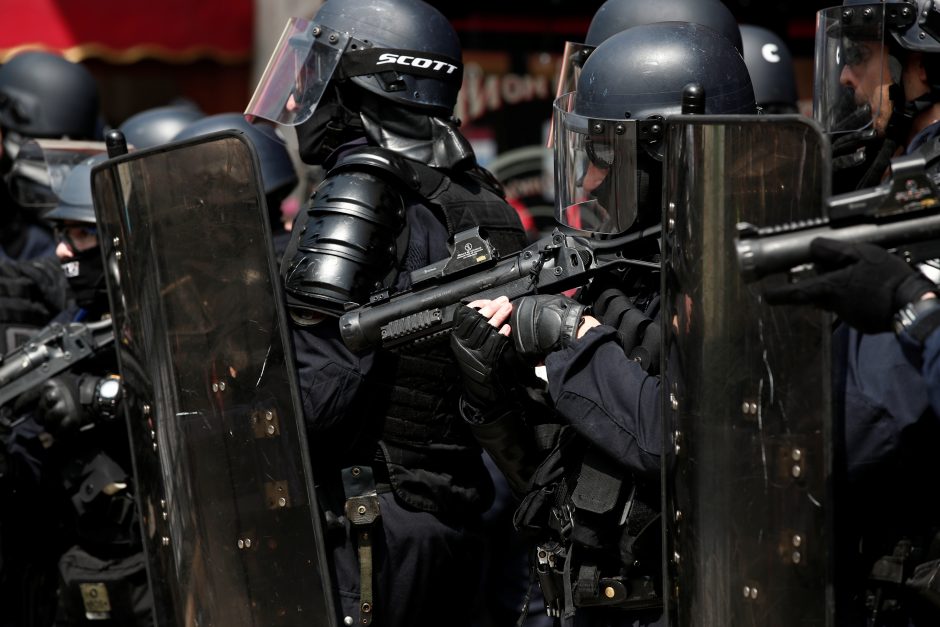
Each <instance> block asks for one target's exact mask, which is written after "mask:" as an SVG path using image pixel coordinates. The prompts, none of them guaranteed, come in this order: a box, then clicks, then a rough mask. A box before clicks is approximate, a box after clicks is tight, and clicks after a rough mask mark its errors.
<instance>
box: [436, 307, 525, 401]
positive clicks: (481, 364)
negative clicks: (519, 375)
mask: <svg viewBox="0 0 940 627" xmlns="http://www.w3.org/2000/svg"><path fill="white" fill-rule="evenodd" d="M450 348H451V350H452V351H453V352H454V356H455V357H456V358H457V365H458V366H459V367H460V372H461V374H462V375H463V385H464V392H465V397H466V400H467V401H468V402H469V403H470V404H471V405H473V406H474V407H476V408H478V409H482V408H486V407H489V406H490V405H493V404H494V403H497V402H500V401H505V400H507V398H508V396H509V392H508V390H509V388H510V387H511V385H510V383H509V382H508V380H510V379H511V378H510V377H507V376H505V373H504V372H503V368H502V366H503V365H504V363H505V362H504V357H505V355H506V351H507V349H511V348H512V345H511V344H510V342H509V338H508V337H506V336H505V335H500V334H499V330H498V329H497V328H496V327H494V326H492V325H491V324H490V323H489V321H488V320H487V319H486V318H485V317H484V316H483V315H482V314H480V313H479V312H478V311H477V310H476V309H473V308H471V307H458V308H457V311H456V312H455V313H454V329H453V332H452V333H451V336H450Z"/></svg>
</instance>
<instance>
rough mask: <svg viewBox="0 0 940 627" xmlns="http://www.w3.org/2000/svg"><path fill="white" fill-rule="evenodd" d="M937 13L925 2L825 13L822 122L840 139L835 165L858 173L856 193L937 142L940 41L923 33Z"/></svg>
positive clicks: (819, 81) (851, 4)
mask: <svg viewBox="0 0 940 627" xmlns="http://www.w3.org/2000/svg"><path fill="white" fill-rule="evenodd" d="M935 13H936V8H935V7H933V5H932V4H931V3H929V2H922V1H919V0H918V1H914V0H910V1H889V2H880V3H879V2H866V0H845V2H844V3H843V4H842V6H837V7H832V8H830V9H826V10H824V11H820V13H819V19H820V20H821V21H820V22H819V24H818V25H817V53H816V54H817V64H816V65H817V68H819V69H818V71H817V74H816V76H815V89H814V99H815V100H814V102H815V104H814V110H815V116H816V118H817V120H818V121H819V122H820V123H821V124H822V125H823V128H824V129H825V130H827V131H829V132H831V133H832V134H833V152H834V155H835V156H836V157H837V159H836V165H837V166H839V168H840V169H842V170H845V169H850V170H852V171H856V172H857V176H856V179H855V180H853V181H852V182H853V183H855V185H854V187H855V188H858V189H862V188H866V187H873V186H874V185H876V184H877V183H878V182H879V181H880V180H881V178H882V176H883V175H884V172H885V170H886V169H887V167H888V163H889V161H890V159H891V158H892V157H894V156H896V155H898V154H904V153H910V152H913V151H914V150H916V149H918V148H919V147H921V146H923V145H925V144H928V143H930V142H931V140H933V139H935V138H936V136H937V132H938V127H937V126H936V124H935V123H936V121H937V120H938V119H940V107H938V94H940V76H938V73H937V72H938V70H937V67H936V54H937V52H938V51H940V48H938V46H940V43H938V41H940V40H938V39H937V37H936V36H935V35H933V34H932V32H933V31H932V30H931V29H930V27H929V25H928V26H926V27H924V24H929V23H930V22H931V21H932V20H933V19H934V18H933V16H934V15H935ZM837 182H839V183H840V184H842V187H837V188H836V191H845V189H848V188H850V187H848V185H847V184H845V183H844V181H841V180H839V179H837ZM844 188H845V189H844Z"/></svg>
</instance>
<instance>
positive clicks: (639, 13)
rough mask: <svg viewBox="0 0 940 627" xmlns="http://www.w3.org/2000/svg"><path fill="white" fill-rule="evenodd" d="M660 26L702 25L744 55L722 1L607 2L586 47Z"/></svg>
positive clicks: (593, 22) (596, 16)
mask: <svg viewBox="0 0 940 627" xmlns="http://www.w3.org/2000/svg"><path fill="white" fill-rule="evenodd" d="M656 22H690V23H692V24H701V25H702V26H707V27H709V28H711V29H712V30H715V31H718V32H719V33H721V34H722V35H724V36H725V37H726V38H727V39H728V40H729V41H730V42H731V43H733V44H734V47H735V48H737V49H738V51H739V52H741V51H743V47H742V43H741V33H740V31H739V30H738V22H737V20H735V19H734V15H732V14H731V11H730V10H729V9H728V7H726V6H725V5H724V4H722V3H721V2H720V1H719V0H655V1H654V2H649V1H648V0H607V2H605V3H604V4H603V5H601V8H599V9H598V10H597V12H596V13H595V14H594V17H593V19H591V25H590V26H589V27H588V32H587V36H586V37H585V38H584V43H585V44H587V45H589V46H594V47H595V48H596V47H597V46H599V45H600V44H601V43H602V42H603V41H605V40H606V39H608V38H610V37H611V36H613V35H616V34H617V33H619V32H621V31H625V30H627V29H628V28H633V27H634V26H642V25H644V24H655V23H656Z"/></svg>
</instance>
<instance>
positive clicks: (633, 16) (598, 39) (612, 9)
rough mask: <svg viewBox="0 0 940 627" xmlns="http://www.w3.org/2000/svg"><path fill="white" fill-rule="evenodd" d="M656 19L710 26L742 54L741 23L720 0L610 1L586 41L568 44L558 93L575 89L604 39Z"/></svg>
mask: <svg viewBox="0 0 940 627" xmlns="http://www.w3.org/2000/svg"><path fill="white" fill-rule="evenodd" d="M657 22H688V23H691V24H701V25H702V26H707V27H709V28H711V29H712V30H715V31H717V32H718V33H720V34H721V35H723V36H724V37H726V38H727V39H728V40H729V41H731V42H732V43H733V44H734V46H735V48H737V50H738V52H741V53H743V50H744V47H743V45H742V43H741V32H740V30H739V29H738V22H737V20H735V18H734V15H732V14H731V11H730V10H729V9H728V7H726V6H725V5H724V4H722V3H721V2H720V0H656V1H655V2H649V1H648V0H607V2H605V3H604V4H603V5H601V8H599V9H598V10H597V12H596V13H595V14H594V17H593V18H592V19H591V25H590V26H589V27H588V32H587V36H586V37H585V39H584V43H583V44H582V43H575V42H570V41H569V42H566V43H565V51H564V54H563V56H562V65H561V70H560V72H559V75H558V83H557V85H558V88H557V91H556V94H555V95H556V96H561V95H562V94H566V93H568V92H570V91H574V90H575V85H577V82H578V76H579V75H580V72H581V67H582V66H583V65H584V62H585V61H586V60H587V58H588V57H589V56H590V55H591V52H592V51H593V50H594V49H595V48H597V46H599V45H600V44H601V43H602V42H604V41H605V40H607V39H608V38H610V37H611V36H612V35H616V34H617V33H620V32H623V31H625V30H627V29H628V28H633V27H635V26H643V25H645V24H655V23H657ZM553 133H554V131H553ZM549 145H551V140H549Z"/></svg>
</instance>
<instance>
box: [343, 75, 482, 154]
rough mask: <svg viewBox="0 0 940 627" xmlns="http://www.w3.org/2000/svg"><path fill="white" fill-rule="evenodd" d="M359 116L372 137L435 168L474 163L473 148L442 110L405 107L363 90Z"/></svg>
mask: <svg viewBox="0 0 940 627" xmlns="http://www.w3.org/2000/svg"><path fill="white" fill-rule="evenodd" d="M359 115H360V117H361V118H362V124H363V127H364V128H365V132H366V135H367V136H368V137H369V140H370V141H371V142H372V143H373V144H376V145H378V146H381V147H383V148H388V149H389V150H392V151H393V152H395V153H397V154H399V155H401V156H403V157H405V158H406V159H411V160H412V161H419V162H421V163H426V164H428V165H429V166H431V167H433V168H443V169H447V170H460V169H464V168H469V167H472V166H473V165H475V163H476V157H475V156H474V154H473V148H472V147H471V146H470V142H469V141H467V138H465V137H464V136H463V135H462V134H461V133H460V131H459V130H457V127H458V126H459V125H460V122H459V121H458V120H457V119H456V118H454V117H451V116H448V117H447V118H446V119H445V118H444V117H441V116H442V115H444V114H443V113H442V112H435V111H430V110H428V111H425V110H422V109H417V108H410V107H405V106H402V105H399V104H396V103H392V102H390V101H389V100H385V99H383V98H380V97H378V96H376V95H375V94H373V93H371V92H367V91H364V90H363V91H362V94H361V103H360V107H359Z"/></svg>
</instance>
